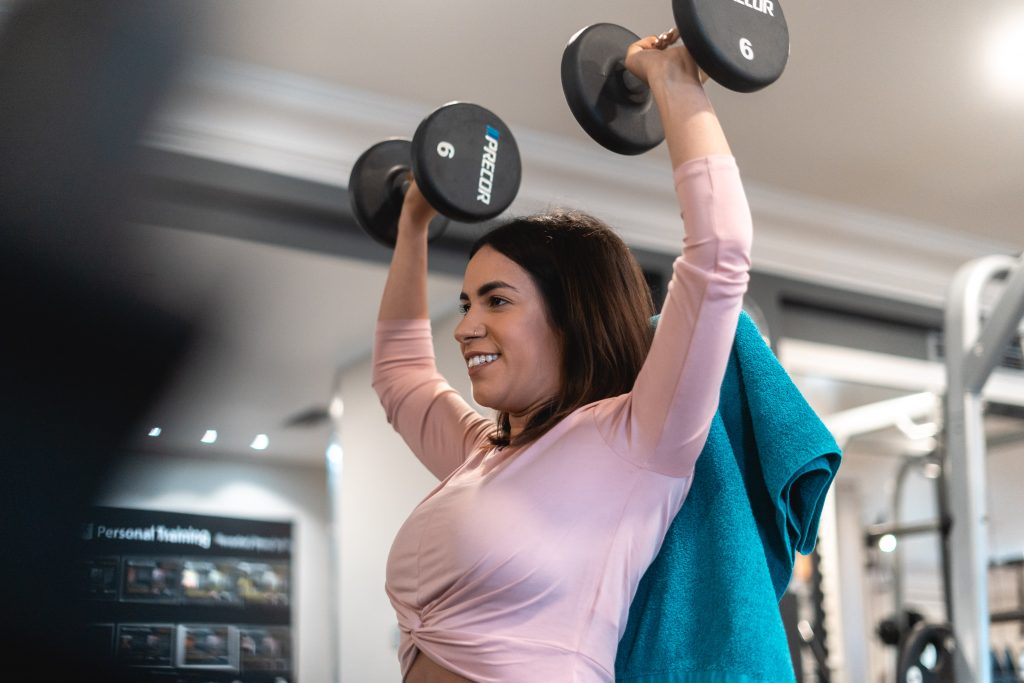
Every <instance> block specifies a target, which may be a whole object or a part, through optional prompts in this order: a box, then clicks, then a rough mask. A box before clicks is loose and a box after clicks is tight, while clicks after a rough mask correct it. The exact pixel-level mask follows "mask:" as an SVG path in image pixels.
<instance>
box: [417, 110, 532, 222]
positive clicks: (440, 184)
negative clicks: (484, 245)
mask: <svg viewBox="0 0 1024 683" xmlns="http://www.w3.org/2000/svg"><path fill="white" fill-rule="evenodd" d="M411 155H412V168H413V175H414V176H415V177H416V183H417V185H418V186H419V188H420V191H421V192H423V196H424V197H426V199H427V201H428V202H430V205H431V206H433V207H434V208H435V209H437V211H438V212H440V213H441V214H443V215H445V216H448V217H449V218H453V219H456V220H460V221H464V222H467V223H474V222H479V221H485V220H487V219H489V218H494V217H495V216H497V215H498V214H500V213H501V212H502V211H504V210H505V209H507V208H508V207H509V205H510V204H511V203H512V200H513V199H515V196H516V194H517V193H518V192H519V182H520V180H521V178H522V164H521V161H520V158H519V147H518V146H517V145H516V141H515V138H514V137H512V131H511V130H509V128H508V126H506V125H505V123H504V122H503V121H502V120H501V119H499V118H498V117H497V116H496V115H495V114H494V113H492V112H490V111H488V110H487V109H484V108H483V107H480V106H478V105H475V104H469V103H466V102H452V103H450V104H446V105H444V106H443V107H440V108H438V109H436V110H435V111H434V112H433V113H431V114H430V115H429V116H428V117H427V118H425V119H424V120H423V122H422V123H420V125H419V127H418V128H417V129H416V134H415V135H414V136H413V138H412V148H411Z"/></svg>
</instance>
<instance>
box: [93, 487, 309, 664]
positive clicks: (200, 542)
mask: <svg viewBox="0 0 1024 683" xmlns="http://www.w3.org/2000/svg"><path fill="white" fill-rule="evenodd" d="M81 528H82V540H83V544H82V554H81V557H80V561H79V562H78V563H77V565H76V566H74V567H73V571H74V573H75V579H76V582H77V585H78V596H79V598H80V599H81V600H82V604H81V607H82V609H83V610H84V612H85V613H86V614H88V615H89V616H88V618H89V620H90V621H91V625H90V627H89V629H88V631H87V633H86V634H84V636H83V637H84V638H86V639H87V647H88V650H89V652H91V653H94V654H95V655H96V657H97V658H98V659H107V660H108V661H109V660H113V661H114V662H115V664H116V665H118V666H126V667H130V668H131V669H132V671H131V672H130V673H128V674H127V678H128V679H131V680H135V679H138V680H140V681H145V682H146V683H155V681H157V680H165V679H166V680H167V681H168V682H169V683H170V681H174V682H176V683H180V682H182V681H192V682H193V683H203V682H205V681H220V682H221V683H227V682H228V681H236V680H237V681H241V682H242V683H272V682H273V681H290V680H292V678H293V677H294V669H293V667H294V666H295V661H294V656H293V652H294V646H295V644H294V643H293V642H292V629H291V616H292V615H291V603H292V600H291V575H292V568H291V560H292V525H291V524H290V523H288V522H271V521H260V520H251V519H232V518H227V517H211V516H207V515H193V514H183V513H176V512H160V511H154V510H132V509H127V508H104V507H98V508H92V509H91V512H90V513H89V516H88V517H87V518H86V519H85V520H84V521H83V523H82V527H81ZM240 629H242V630H244V634H245V638H244V646H245V653H244V664H243V661H242V660H243V655H242V652H241V645H242V644H243V641H242V639H241V637H240V633H241V631H240Z"/></svg>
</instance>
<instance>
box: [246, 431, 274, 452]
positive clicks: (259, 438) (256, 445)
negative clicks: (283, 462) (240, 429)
mask: <svg viewBox="0 0 1024 683" xmlns="http://www.w3.org/2000/svg"><path fill="white" fill-rule="evenodd" d="M269 445H270V439H269V438H268V437H267V435H266V434H257V435H256V438H255V439H253V440H252V443H251V444H249V448H251V449H253V450H254V451H265V450H267V446H269Z"/></svg>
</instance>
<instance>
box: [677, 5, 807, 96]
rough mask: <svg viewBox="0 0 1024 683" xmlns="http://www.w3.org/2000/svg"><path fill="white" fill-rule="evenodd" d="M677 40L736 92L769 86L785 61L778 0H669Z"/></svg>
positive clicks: (786, 40)
mask: <svg viewBox="0 0 1024 683" xmlns="http://www.w3.org/2000/svg"><path fill="white" fill-rule="evenodd" d="M672 11H673V14H674V15H675V20H676V25H677V26H678V27H679V35H680V36H681V37H682V39H683V43H684V44H685V45H686V47H687V49H689V50H690V54H692V55H693V58H694V60H696V62H697V64H699V65H700V68H701V69H703V70H704V72H705V73H706V74H707V75H708V76H709V77H710V78H711V79H712V80H714V81H715V82H717V83H719V84H721V85H723V86H725V87H726V88H729V89H730V90H735V91H737V92H754V91H755V90H760V89H761V88H764V87H765V86H768V85H771V84H772V83H774V82H775V81H776V80H778V78H779V76H781V75H782V72H783V70H784V69H785V68H786V62H787V61H788V60H789V28H788V27H787V26H786V17H785V16H784V15H783V13H782V6H781V5H780V4H779V0H672Z"/></svg>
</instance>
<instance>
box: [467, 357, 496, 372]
mask: <svg viewBox="0 0 1024 683" xmlns="http://www.w3.org/2000/svg"><path fill="white" fill-rule="evenodd" d="M496 360H498V354H496V353H485V354H481V355H479V356H473V357H472V358H470V359H469V360H468V361H467V362H466V367H468V368H475V367H479V366H481V365H487V364H488V363H493V362H494V361H496Z"/></svg>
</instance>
